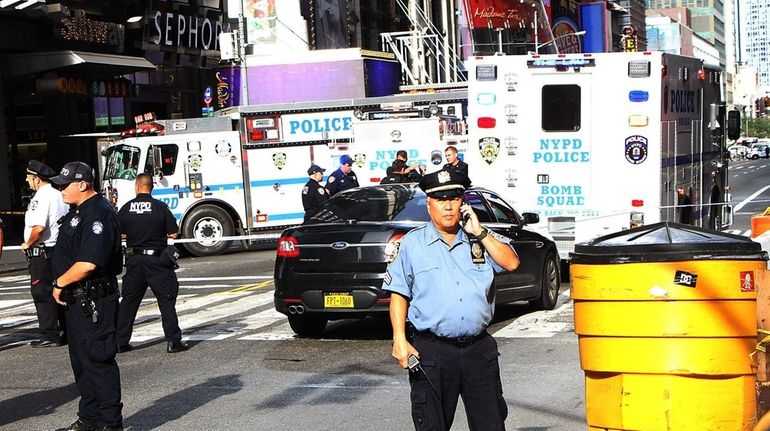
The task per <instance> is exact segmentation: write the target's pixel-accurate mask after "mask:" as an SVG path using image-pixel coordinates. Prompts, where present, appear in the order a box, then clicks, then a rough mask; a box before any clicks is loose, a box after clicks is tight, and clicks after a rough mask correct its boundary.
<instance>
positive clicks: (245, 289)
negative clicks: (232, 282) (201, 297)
mask: <svg viewBox="0 0 770 431" xmlns="http://www.w3.org/2000/svg"><path fill="white" fill-rule="evenodd" d="M271 284H273V280H272V279H271V280H265V281H263V282H261V283H257V284H247V285H244V286H239V287H236V288H235V289H230V290H228V291H226V292H219V293H220V294H221V295H229V294H233V293H239V292H251V291H254V290H257V289H261V288H263V287H265V286H269V285H271Z"/></svg>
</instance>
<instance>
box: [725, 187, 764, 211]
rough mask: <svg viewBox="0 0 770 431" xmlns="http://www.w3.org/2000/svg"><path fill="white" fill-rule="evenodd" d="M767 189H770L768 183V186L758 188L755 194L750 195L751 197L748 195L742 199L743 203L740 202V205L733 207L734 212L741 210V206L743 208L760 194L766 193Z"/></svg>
mask: <svg viewBox="0 0 770 431" xmlns="http://www.w3.org/2000/svg"><path fill="white" fill-rule="evenodd" d="M767 189H770V185H767V186H764V187H762V188H761V189H759V190H757V191H756V192H754V194H752V195H751V196H749V197H747V198H746V199H744V200H742V201H741V203H739V204H738V205H736V206H735V207H733V212H734V213H736V212H738V211H740V210H741V208H743V207H744V206H745V205H746V204H748V203H750V202H751V201H753V200H754V198H756V197H757V196H759V195H761V194H762V193H764V192H765V190H767Z"/></svg>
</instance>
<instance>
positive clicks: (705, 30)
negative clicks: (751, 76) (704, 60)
mask: <svg viewBox="0 0 770 431" xmlns="http://www.w3.org/2000/svg"><path fill="white" fill-rule="evenodd" d="M669 8H687V9H689V10H690V11H691V16H692V18H691V25H690V27H691V28H692V29H693V31H695V33H697V34H698V36H700V37H702V38H703V39H705V40H706V41H708V42H709V43H711V44H712V45H714V46H715V47H716V49H717V51H719V64H720V66H721V67H723V68H724V67H725V65H726V62H727V57H726V50H725V9H724V3H723V0H647V9H648V10H650V9H669ZM730 19H732V17H731V18H730Z"/></svg>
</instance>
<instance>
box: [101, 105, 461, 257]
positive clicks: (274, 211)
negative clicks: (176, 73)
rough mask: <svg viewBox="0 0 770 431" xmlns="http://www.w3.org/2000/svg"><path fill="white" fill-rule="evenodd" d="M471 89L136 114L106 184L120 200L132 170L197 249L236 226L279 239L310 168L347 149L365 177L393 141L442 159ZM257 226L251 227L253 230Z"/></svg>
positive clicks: (382, 167) (298, 214) (298, 204)
mask: <svg viewBox="0 0 770 431" xmlns="http://www.w3.org/2000/svg"><path fill="white" fill-rule="evenodd" d="M466 101H467V91H465V90H459V91H458V90H455V91H445V92H436V93H416V94H403V95H396V96H388V97H377V98H361V99H347V100H337V101H323V102H305V103H291V104H276V105H261V106H240V107H235V108H229V109H226V110H223V111H220V112H219V113H218V116H217V117H213V118H197V119H184V120H152V119H150V121H144V122H141V121H140V122H139V123H138V124H137V128H136V129H133V130H130V131H127V132H125V133H124V135H125V136H124V137H123V139H121V140H119V141H116V142H114V143H112V144H110V146H109V147H107V148H106V149H105V151H104V153H103V154H104V155H105V157H106V160H105V164H104V165H105V168H104V172H103V175H102V179H103V184H102V190H104V191H105V193H106V195H107V197H108V198H109V199H110V201H111V202H113V204H114V205H115V206H116V207H118V208H120V206H122V204H124V203H125V202H127V201H128V200H130V199H132V198H133V197H134V179H135V178H136V175H137V173H138V172H151V173H153V175H154V178H155V189H154V190H153V193H152V194H153V196H154V197H156V198H157V199H160V200H162V201H164V202H166V203H167V204H168V206H169V208H170V209H171V211H172V213H173V214H174V216H175V217H176V218H177V220H178V222H179V225H180V229H181V233H182V238H188V239H192V238H194V239H196V240H198V241H196V242H189V243H185V244H184V246H185V248H187V249H188V250H189V251H190V252H191V253H193V254H195V255H199V256H200V255H211V254H219V253H222V252H223V251H224V250H225V249H226V248H227V247H228V246H229V243H228V241H226V240H222V238H223V237H230V236H233V235H235V234H240V235H250V234H257V233H260V234H266V235H259V236H260V237H261V238H263V239H268V240H269V239H277V234H278V233H280V231H281V230H282V229H284V228H286V227H289V226H293V225H297V224H300V223H302V220H303V215H304V211H303V208H302V199H301V191H302V187H303V186H304V184H305V183H306V182H307V168H308V167H309V166H310V165H311V164H317V165H320V166H321V167H323V168H325V169H326V174H327V175H328V174H331V173H332V172H333V171H334V170H335V169H337V168H338V167H339V158H340V156H341V155H343V154H349V155H350V156H351V157H352V158H353V159H354V160H355V162H356V164H355V165H354V166H353V170H354V171H355V172H356V175H357V176H358V181H359V183H360V184H361V185H362V186H363V185H370V184H378V183H379V182H380V180H381V178H383V177H385V176H386V174H385V171H386V169H387V167H389V166H390V165H391V163H392V162H393V160H395V158H396V152H397V151H398V150H406V151H407V153H408V154H409V161H408V163H410V164H411V163H414V162H417V163H419V164H420V165H424V166H425V168H426V170H427V171H432V170H436V169H439V168H440V167H441V165H442V164H443V160H442V156H443V150H444V148H445V147H446V145H449V144H454V145H460V146H462V145H463V144H464V143H465V141H464V140H463V139H464V137H465V136H466V129H465V124H464V122H463V121H464V120H463V119H464V115H465V111H466ZM255 236H256V235H255Z"/></svg>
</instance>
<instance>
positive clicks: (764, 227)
mask: <svg viewBox="0 0 770 431" xmlns="http://www.w3.org/2000/svg"><path fill="white" fill-rule="evenodd" d="M768 230H770V207H767V209H766V210H765V212H763V213H762V214H757V215H755V216H754V217H752V218H751V237H752V238H756V237H758V236H759V235H762V234H763V233H765V232H766V231H768Z"/></svg>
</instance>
